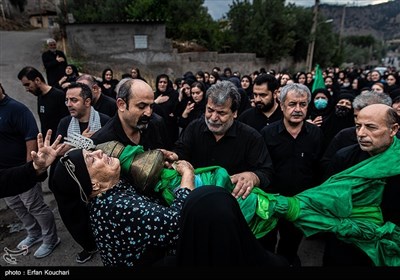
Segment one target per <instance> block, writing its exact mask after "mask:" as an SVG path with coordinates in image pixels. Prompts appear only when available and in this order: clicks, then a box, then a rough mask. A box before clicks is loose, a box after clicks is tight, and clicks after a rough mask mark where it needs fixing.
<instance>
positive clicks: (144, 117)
mask: <svg viewBox="0 0 400 280" xmlns="http://www.w3.org/2000/svg"><path fill="white" fill-rule="evenodd" d="M117 88H118V92H117V96H116V98H117V100H116V102H117V107H118V110H117V113H116V114H115V115H114V117H112V118H111V119H110V120H109V121H108V122H107V123H106V124H105V125H104V126H102V128H100V129H99V130H98V131H97V132H95V133H94V134H93V135H92V137H91V139H92V140H93V143H94V144H95V145H97V144H101V143H104V142H108V141H113V140H115V141H119V142H120V143H122V144H123V145H125V146H126V145H132V146H136V145H141V146H143V148H144V150H150V149H151V150H153V149H158V148H165V146H164V143H163V139H165V136H164V135H163V134H162V132H163V131H165V126H164V123H163V120H162V119H161V118H160V117H159V116H157V115H154V116H153V109H152V107H153V104H154V93H153V90H152V88H151V87H150V86H149V85H148V84H147V83H146V82H144V81H142V80H140V79H127V80H124V81H121V84H118V85H117ZM64 106H65V105H64ZM163 137H164V138H163ZM53 192H55V195H56V193H57V197H58V199H57V203H58V207H59V210H60V213H61V212H63V213H68V211H70V212H71V213H74V215H73V217H72V216H71V215H67V216H64V218H63V222H64V224H65V226H66V227H67V229H68V231H69V232H70V233H71V235H72V237H73V238H74V240H75V241H76V242H78V243H79V245H81V246H82V248H83V251H81V252H80V253H78V255H77V257H76V262H77V263H80V264H82V263H85V262H87V261H88V260H90V259H91V258H92V257H93V255H94V254H95V253H96V251H97V249H96V243H95V240H94V237H93V235H92V230H91V228H90V224H89V213H88V209H87V207H86V204H85V203H83V202H82V200H80V199H79V200H74V199H70V197H68V196H66V195H65V193H68V191H67V190H63V189H57V190H54V191H53Z"/></svg>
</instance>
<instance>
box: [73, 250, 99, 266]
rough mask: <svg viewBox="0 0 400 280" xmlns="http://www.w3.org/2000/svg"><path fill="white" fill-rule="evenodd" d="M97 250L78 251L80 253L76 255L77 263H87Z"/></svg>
mask: <svg viewBox="0 0 400 280" xmlns="http://www.w3.org/2000/svg"><path fill="white" fill-rule="evenodd" d="M96 252H97V250H94V251H86V250H83V251H82V252H80V253H78V255H77V256H76V259H75V260H76V262H77V263H85V262H87V261H88V260H90V259H91V258H92V257H93V255H94V254H96Z"/></svg>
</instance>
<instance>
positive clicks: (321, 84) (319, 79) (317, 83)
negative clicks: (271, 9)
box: [311, 64, 325, 93]
mask: <svg viewBox="0 0 400 280" xmlns="http://www.w3.org/2000/svg"><path fill="white" fill-rule="evenodd" d="M318 88H325V81H324V77H323V76H322V70H321V68H320V67H319V64H317V66H316V68H315V77H314V82H313V85H312V90H311V93H312V92H314V90H316V89H318Z"/></svg>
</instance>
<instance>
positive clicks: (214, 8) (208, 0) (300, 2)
mask: <svg viewBox="0 0 400 280" xmlns="http://www.w3.org/2000/svg"><path fill="white" fill-rule="evenodd" d="M389 1H390V0H352V1H349V0H320V4H336V5H344V4H348V5H351V6H364V5H373V4H380V3H384V2H389ZM232 2H233V0H205V1H204V6H206V7H207V8H208V13H209V14H210V15H211V16H212V17H213V19H220V18H221V17H222V16H223V15H225V14H226V13H227V12H228V11H229V5H230V4H232ZM286 2H291V3H295V4H296V5H297V6H312V5H314V3H315V0H289V1H288V0H287V1H286Z"/></svg>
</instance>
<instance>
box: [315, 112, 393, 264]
mask: <svg viewBox="0 0 400 280" xmlns="http://www.w3.org/2000/svg"><path fill="white" fill-rule="evenodd" d="M399 122H400V120H399V117H398V115H397V114H396V112H395V111H394V110H393V108H391V107H390V106H388V105H385V104H372V105H368V106H366V107H365V108H363V109H361V110H360V112H359V113H358V115H357V118H356V134H357V141H358V143H357V144H354V145H351V146H347V147H345V148H342V149H340V150H339V151H338V152H337V153H336V154H335V156H334V157H333V158H332V161H331V165H330V168H329V170H328V172H327V176H331V175H334V174H337V173H339V172H341V171H343V170H346V169H348V168H350V167H353V166H355V165H357V164H358V163H360V162H362V161H364V160H366V159H368V158H371V157H375V156H378V155H379V154H381V153H383V152H384V151H386V150H387V149H388V148H389V147H390V146H391V145H392V143H393V142H394V138H395V137H396V133H397V132H398V130H399ZM385 171H386V170H381V171H380V173H382V174H383V173H384V172H385ZM399 186H400V175H395V176H391V177H387V178H386V184H385V187H384V188H383V190H380V189H379V188H377V189H376V191H382V202H381V205H380V207H381V210H382V215H383V221H384V222H387V221H390V222H392V223H394V224H396V225H400V206H399V203H398V201H399V198H400V189H399ZM323 265H324V266H355V265H359V266H365V265H368V266H370V265H373V263H372V261H371V259H370V258H369V257H368V256H367V255H366V254H365V253H364V252H362V251H361V250H360V249H359V248H357V247H356V246H355V245H353V244H348V243H345V242H343V241H340V240H338V239H337V238H336V237H334V236H330V238H327V242H326V247H325V252H324V258H323Z"/></svg>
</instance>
